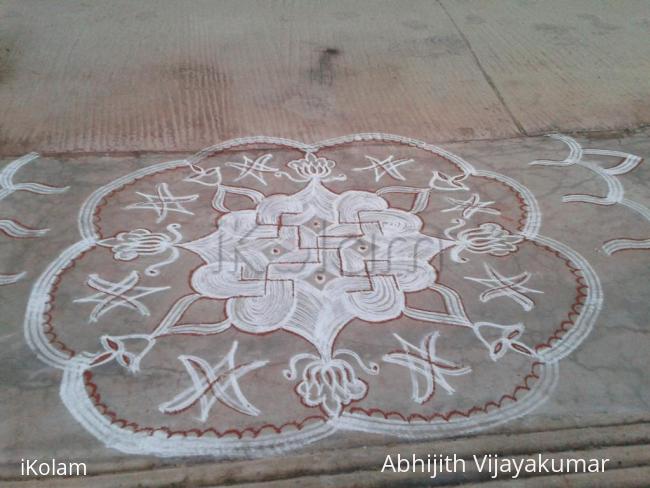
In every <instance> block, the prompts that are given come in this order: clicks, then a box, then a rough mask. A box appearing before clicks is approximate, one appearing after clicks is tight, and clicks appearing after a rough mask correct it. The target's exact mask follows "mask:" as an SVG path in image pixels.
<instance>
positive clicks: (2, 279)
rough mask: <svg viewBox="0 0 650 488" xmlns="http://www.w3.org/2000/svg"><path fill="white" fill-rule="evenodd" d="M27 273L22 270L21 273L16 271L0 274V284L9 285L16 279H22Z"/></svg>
mask: <svg viewBox="0 0 650 488" xmlns="http://www.w3.org/2000/svg"><path fill="white" fill-rule="evenodd" d="M26 274H27V271H23V272H22V273H17V274H8V275H4V274H0V285H11V284H13V283H16V282H17V281H20V280H21V279H23V277H24V276H25V275H26Z"/></svg>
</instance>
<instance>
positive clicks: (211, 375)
mask: <svg viewBox="0 0 650 488" xmlns="http://www.w3.org/2000/svg"><path fill="white" fill-rule="evenodd" d="M236 350H237V341H233V343H232V346H231V347H230V351H229V352H228V354H226V356H224V358H223V359H222V360H221V361H219V362H218V363H217V364H216V365H215V366H210V364H208V362H207V361H205V360H204V359H201V358H199V357H197V356H187V355H183V356H179V357H178V359H179V360H180V361H181V362H182V363H183V366H185V369H187V373H188V374H189V375H190V378H191V380H192V386H191V387H190V388H188V389H187V390H184V391H182V392H181V393H179V394H178V395H177V396H176V397H175V398H174V399H172V400H171V401H169V402H165V403H163V404H161V405H160V406H159V407H158V408H159V410H160V411H161V412H163V413H166V414H175V413H179V412H181V411H183V410H186V409H188V408H190V407H192V406H193V405H194V404H195V403H197V402H198V403H199V405H200V407H201V414H200V416H199V420H201V422H205V421H206V420H207V419H208V415H209V414H210V409H211V408H212V406H213V405H214V404H215V402H216V401H219V402H220V403H222V404H223V405H225V406H226V407H228V408H231V409H233V410H235V411H237V412H239V413H243V414H244V415H250V416H258V415H259V414H260V411H259V410H258V409H257V408H256V407H255V406H254V405H253V404H252V403H250V402H249V401H248V400H247V399H246V397H245V396H244V394H243V393H242V391H241V388H240V386H239V380H240V378H242V377H243V376H244V375H246V374H248V373H250V372H251V371H253V370H256V369H258V368H261V367H262V366H265V365H266V364H268V361H251V362H249V363H245V364H239V365H236V364H235V351H236Z"/></svg>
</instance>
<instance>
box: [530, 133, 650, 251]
mask: <svg viewBox="0 0 650 488" xmlns="http://www.w3.org/2000/svg"><path fill="white" fill-rule="evenodd" d="M549 137H552V138H554V139H557V140H559V141H562V142H564V143H565V144H566V145H567V146H569V155H568V156H567V157H566V159H564V160H563V161H548V160H538V161H533V162H532V163H530V164H531V165H541V166H572V165H577V166H582V167H583V168H587V169H588V170H590V171H592V172H593V173H595V174H596V175H598V176H600V177H601V178H602V179H603V180H604V181H605V183H606V184H607V195H605V196H603V197H600V196H596V195H578V194H573V195H566V196H564V197H563V198H562V201H563V202H581V203H591V204H594V205H616V204H618V205H623V206H624V207H627V208H629V209H630V210H632V211H633V212H635V213H637V214H638V215H640V216H641V218H642V219H643V220H645V221H646V222H648V223H650V208H648V207H646V206H645V205H642V204H640V203H637V202H634V201H632V200H629V199H627V198H625V188H624V187H623V184H622V183H621V182H620V181H619V180H618V177H619V176H622V175H625V174H627V173H629V172H631V171H633V170H634V169H636V168H637V166H639V164H641V162H642V161H643V159H641V158H640V157H639V156H635V155H634V154H629V153H625V152H621V151H609V150H606V149H583V148H582V146H581V145H580V144H578V142H577V141H576V140H575V139H573V138H571V137H569V136H565V135H562V134H551V135H549ZM585 156H596V157H603V156H604V157H613V158H617V159H619V160H620V162H619V163H618V164H617V165H615V166H612V167H610V168H603V167H602V166H601V165H599V164H598V163H596V162H594V161H589V160H587V159H586V158H585ZM602 249H603V251H605V254H607V255H608V256H611V255H612V254H614V253H615V252H619V251H626V250H634V249H650V238H647V239H630V238H617V239H610V240H609V241H607V242H605V243H604V244H603V247H602Z"/></svg>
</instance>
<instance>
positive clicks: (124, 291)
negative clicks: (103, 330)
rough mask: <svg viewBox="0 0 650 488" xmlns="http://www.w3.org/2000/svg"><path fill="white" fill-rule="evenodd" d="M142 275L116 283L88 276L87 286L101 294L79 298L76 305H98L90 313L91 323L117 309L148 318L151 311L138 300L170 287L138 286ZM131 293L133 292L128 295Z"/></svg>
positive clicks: (133, 273) (93, 275) (134, 273)
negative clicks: (122, 308) (134, 312)
mask: <svg viewBox="0 0 650 488" xmlns="http://www.w3.org/2000/svg"><path fill="white" fill-rule="evenodd" d="M139 280H140V275H139V274H138V272H137V271H131V273H130V274H129V275H128V276H127V277H126V278H124V279H123V280H122V281H119V282H117V283H114V282H112V281H108V280H105V279H103V278H100V277H99V276H98V275H96V274H91V275H90V276H88V281H87V282H86V284H87V285H88V286H89V287H91V288H93V289H94V290H97V291H98V292H99V293H95V294H94V295H90V296H88V297H84V298H78V299H76V300H75V301H74V302H75V303H96V304H97V305H95V308H93V310H92V312H90V318H89V319H90V321H91V322H97V320H98V319H99V318H100V317H101V316H102V315H104V314H106V313H108V312H110V311H111V310H113V309H114V308H116V307H124V308H130V309H132V310H136V311H138V312H140V315H144V316H148V315H149V309H148V308H147V307H146V306H145V305H144V303H142V302H140V301H139V300H138V299H139V298H142V297H145V296H147V295H151V294H152V293H156V292H159V291H162V290H167V289H169V288H170V287H169V286H162V287H148V286H137V284H138V281H139ZM129 292H133V293H132V294H131V295H128V293H129Z"/></svg>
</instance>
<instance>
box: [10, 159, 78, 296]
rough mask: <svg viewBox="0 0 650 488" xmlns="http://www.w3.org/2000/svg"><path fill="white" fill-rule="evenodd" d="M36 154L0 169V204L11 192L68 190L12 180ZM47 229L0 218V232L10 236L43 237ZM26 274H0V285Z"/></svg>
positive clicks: (47, 192) (45, 192)
mask: <svg viewBox="0 0 650 488" xmlns="http://www.w3.org/2000/svg"><path fill="white" fill-rule="evenodd" d="M38 156H39V155H38V153H34V152H33V153H29V154H26V155H25V156H23V157H22V158H18V159H16V160H15V161H12V162H11V163H9V164H8V165H7V166H5V167H4V168H3V169H2V171H0V204H1V202H2V201H3V200H5V199H7V198H8V197H9V196H11V195H12V194H13V193H15V192H18V191H24V192H28V193H35V194H37V195H53V194H57V193H64V192H66V191H67V190H68V187H64V188H57V187H54V186H50V185H44V184H41V183H32V182H27V183H16V182H14V178H15V176H16V173H17V172H18V170H20V169H21V168H22V167H24V166H25V165H26V164H27V163H29V162H31V161H34V160H35V159H37V158H38ZM49 230H50V229H33V228H31V227H27V226H25V225H23V224H21V223H20V222H17V221H15V220H13V219H0V232H2V233H4V234H5V235H6V236H8V237H12V238H17V239H24V238H35V237H43V236H44V235H45V234H47V233H48V231H49ZM26 275H27V271H22V272H20V273H13V274H0V286H1V285H11V284H13V283H16V282H18V281H20V280H21V279H22V278H23V277H24V276H26Z"/></svg>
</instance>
